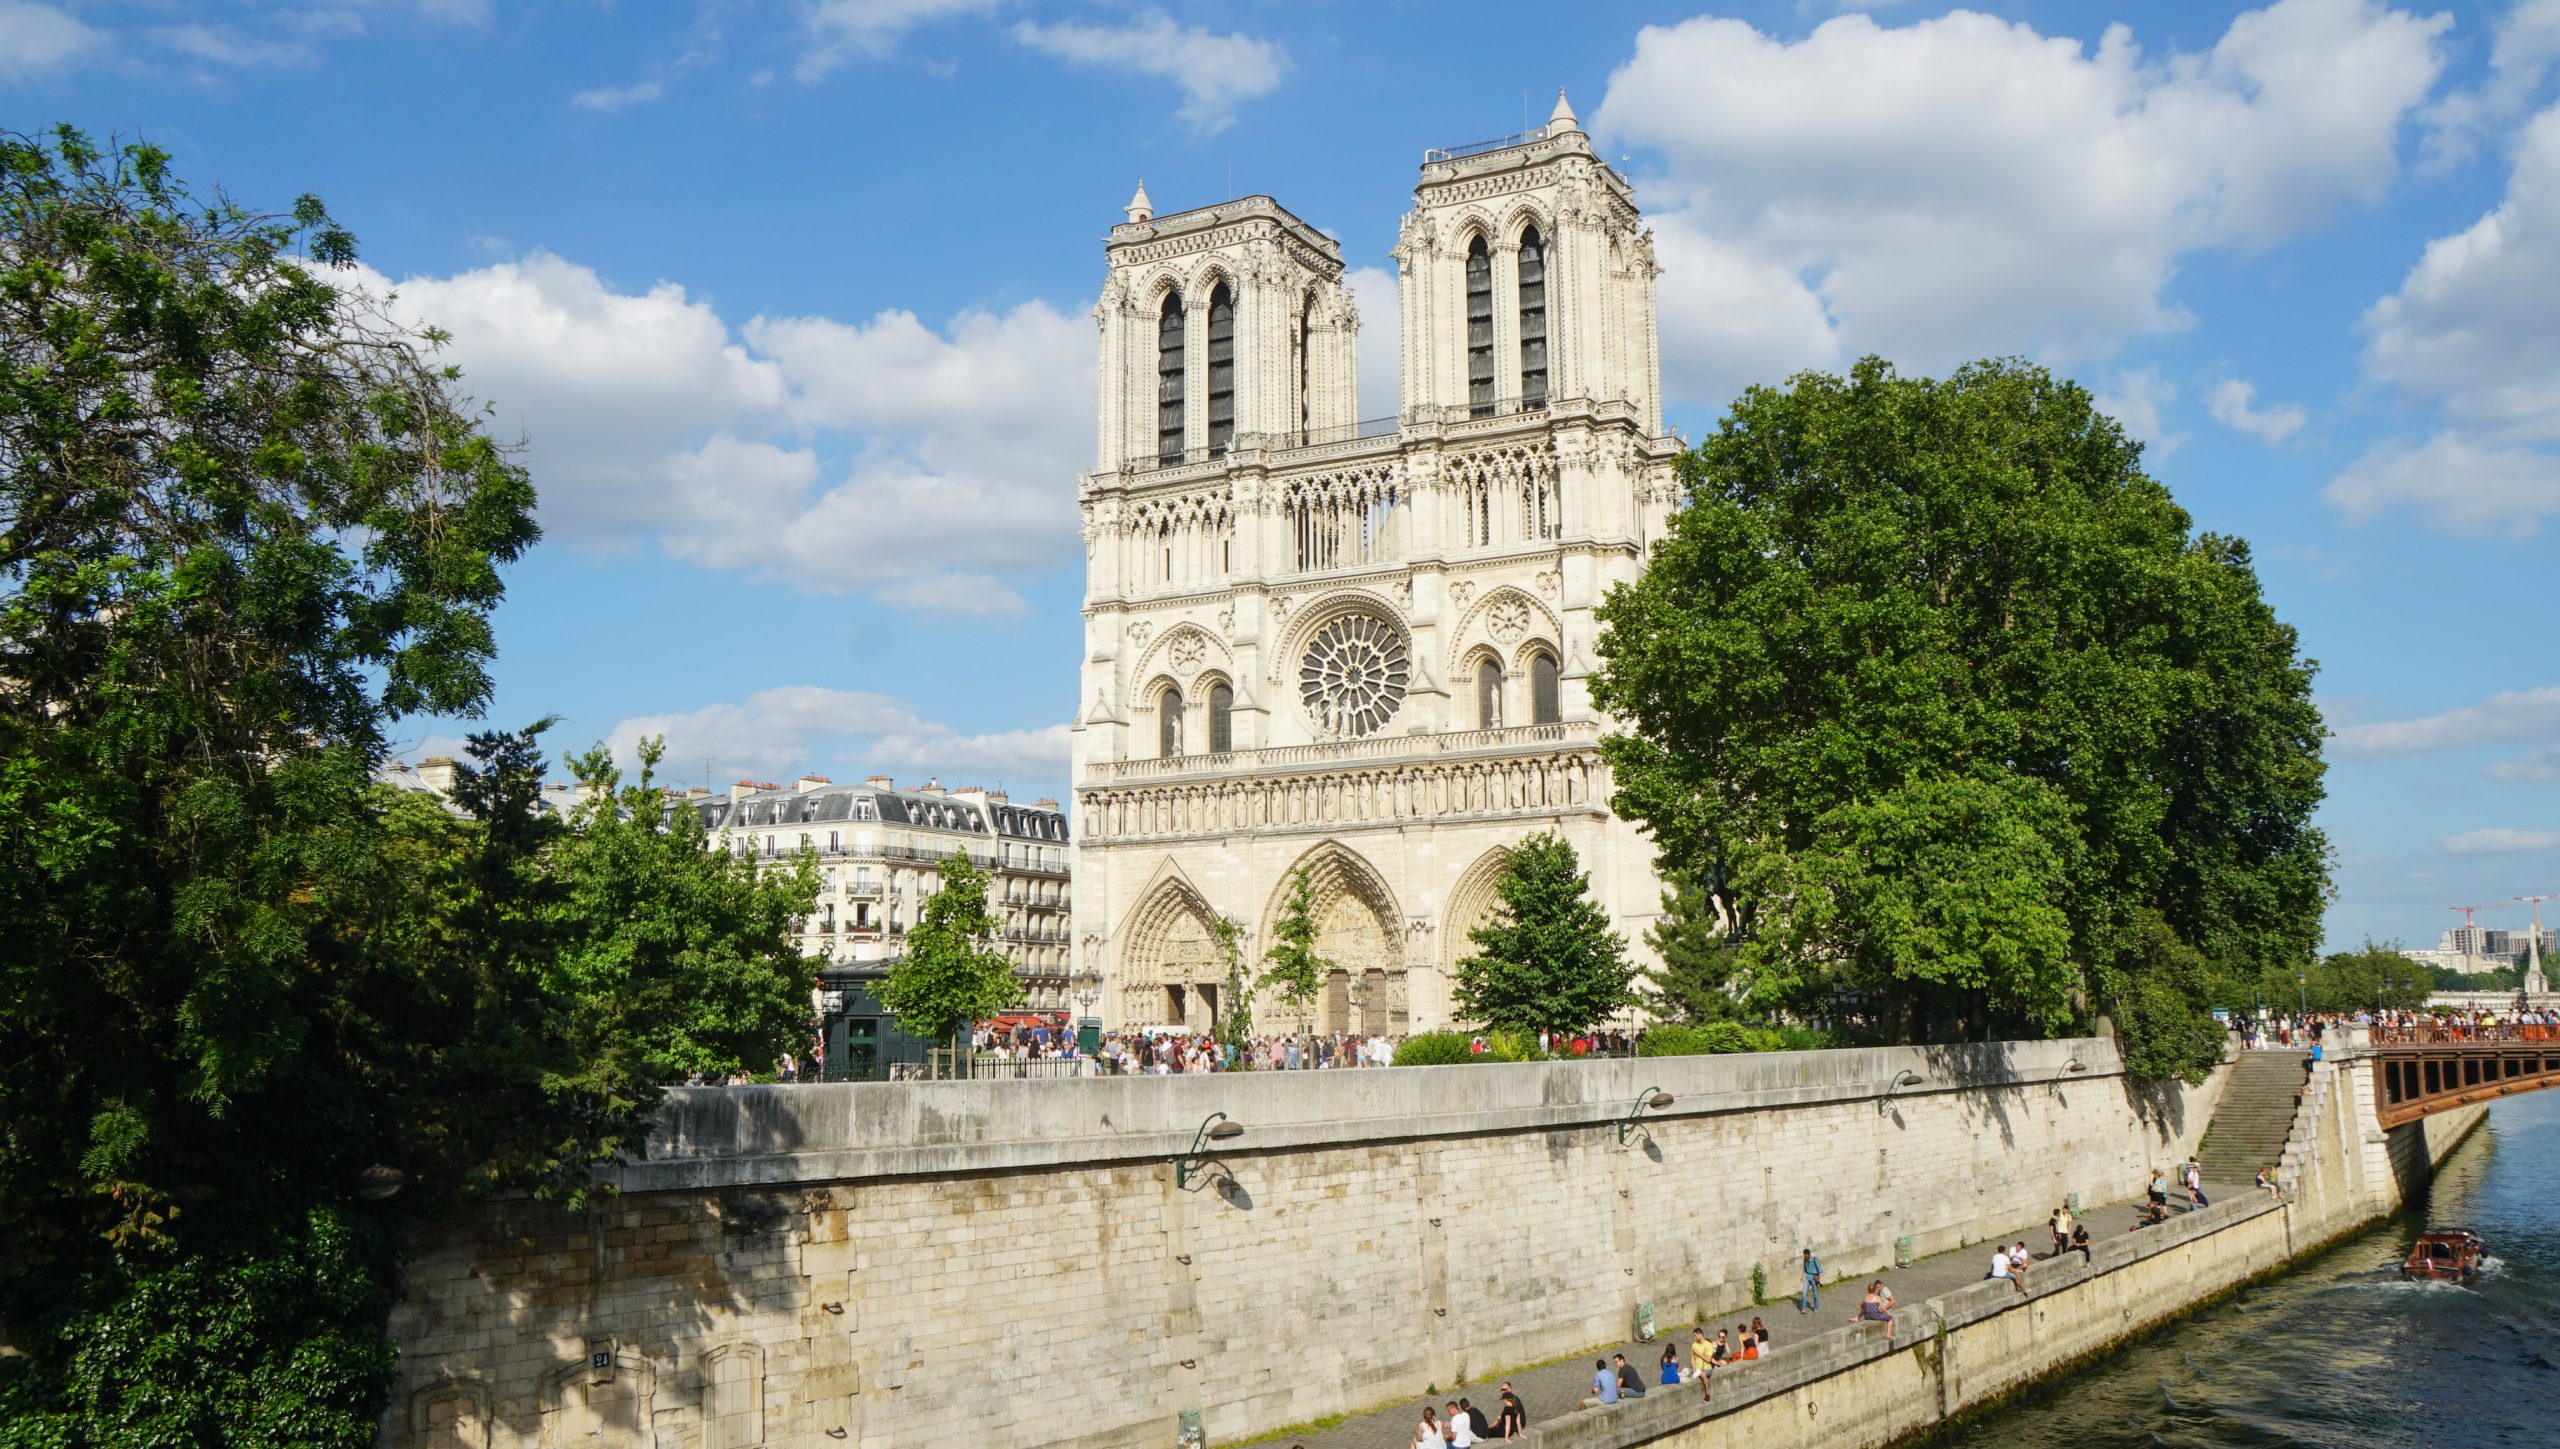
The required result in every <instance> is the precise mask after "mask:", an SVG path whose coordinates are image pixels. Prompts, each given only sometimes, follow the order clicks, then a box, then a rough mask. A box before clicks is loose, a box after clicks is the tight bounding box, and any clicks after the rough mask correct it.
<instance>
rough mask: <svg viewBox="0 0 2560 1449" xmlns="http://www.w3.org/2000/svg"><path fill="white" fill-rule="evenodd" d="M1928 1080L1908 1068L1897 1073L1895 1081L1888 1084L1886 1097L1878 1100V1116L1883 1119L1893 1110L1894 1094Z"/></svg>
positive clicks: (1885, 1092)
mask: <svg viewBox="0 0 2560 1449" xmlns="http://www.w3.org/2000/svg"><path fill="white" fill-rule="evenodd" d="M1927 1080H1929V1079H1928V1078H1927V1077H1924V1076H1922V1075H1920V1074H1919V1073H1918V1072H1915V1071H1912V1070H1911V1069H1910V1068H1908V1067H1905V1068H1904V1069H1903V1070H1902V1071H1900V1072H1898V1073H1896V1074H1895V1075H1894V1079H1893V1080H1892V1081H1891V1082H1889V1083H1887V1084H1886V1086H1885V1089H1884V1095H1883V1096H1881V1097H1878V1098H1876V1115H1877V1116H1879V1117H1881V1116H1883V1115H1884V1114H1885V1113H1886V1112H1887V1111H1889V1110H1891V1108H1892V1106H1893V1094H1894V1093H1896V1092H1899V1091H1901V1090H1902V1089H1903V1088H1905V1087H1916V1086H1919V1085H1920V1084H1921V1083H1922V1082H1925V1081H1927Z"/></svg>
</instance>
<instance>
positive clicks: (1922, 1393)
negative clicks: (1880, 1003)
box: [1527, 1048, 2488, 1449]
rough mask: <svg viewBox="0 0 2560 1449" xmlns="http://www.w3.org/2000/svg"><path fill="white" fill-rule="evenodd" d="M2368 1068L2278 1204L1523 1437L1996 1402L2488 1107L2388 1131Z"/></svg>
mask: <svg viewBox="0 0 2560 1449" xmlns="http://www.w3.org/2000/svg"><path fill="white" fill-rule="evenodd" d="M2374 1076H2375V1074H2374V1073H2373V1072H2372V1070H2371V1064H2370V1062H2368V1061H2366V1060H2364V1059H2363V1058H2361V1057H2359V1056H2357V1055H2355V1052H2354V1050H2353V1048H2350V1050H2349V1052H2348V1053H2347V1055H2346V1057H2345V1059H2344V1060H2341V1061H2335V1062H2328V1063H2322V1064H2319V1065H2318V1066H2316V1067H2315V1068H2314V1070H2313V1074H2312V1080H2311V1083H2310V1085H2309V1087H2308V1089H2307V1090H2306V1091H2305V1092H2304V1093H2303V1098H2302V1104H2301V1107H2300V1109H2299V1111H2298V1113H2297V1116H2296V1121H2295V1126H2294V1140H2293V1142H2292V1143H2291V1144H2290V1145H2289V1146H2288V1147H2287V1149H2286V1155H2285V1174H2284V1175H2285V1176H2286V1177H2287V1178H2288V1179H2289V1180H2290V1185H2291V1187H2292V1192H2291V1193H2290V1194H2289V1196H2288V1199H2287V1201H2285V1202H2284V1203H2282V1204H2280V1205H2279V1204H2277V1203H2274V1202H2271V1201H2269V1200H2268V1199H2267V1198H2266V1197H2265V1196H2263V1195H2261V1194H2257V1193H2247V1194H2241V1195H2235V1196H2233V1197H2229V1198H2226V1199H2225V1200H2224V1201H2222V1202H2219V1203H2216V1204H2214V1205H2213V1206H2212V1207H2210V1208H2206V1209H2204V1210H2202V1211H2200V1212H2195V1213H2187V1214H2181V1215H2179V1216H2177V1217H2174V1218H2172V1219H2171V1220H2170V1221H2169V1222H2168V1223H2167V1224H2166V1225H2164V1226H2162V1227H2158V1228H2146V1229H2143V1230H2142V1231H2139V1232H2136V1233H2131V1234H2126V1235H2121V1236H2117V1237H2113V1238H2108V1239H2104V1240H2101V1241H2100V1242H2099V1243H2098V1244H2097V1245H2096V1247H2095V1249H2094V1250H2093V1251H2092V1253H2091V1255H2090V1261H2088V1262H2087V1263H2085V1264H2084V1263H2082V1262H2080V1261H2079V1260H2077V1259H2073V1258H2065V1259H2063V1260H2061V1261H2060V1262H2055V1263H2039V1264H2037V1265H2036V1268H2035V1271H2034V1272H2033V1273H2032V1274H2030V1275H2029V1281H2030V1282H2031V1284H2032V1285H2033V1291H2032V1292H2031V1293H2028V1294H2023V1295H2022V1294H2020V1293H2019V1292H2018V1291H2017V1289H2016V1288H2015V1287H2013V1286H2012V1285H2010V1284H2007V1283H1990V1282H1986V1283H1979V1284H1975V1285H1972V1286H1970V1287H1967V1288H1964V1289H1961V1290H1959V1291H1957V1292H1954V1293H1950V1294H1947V1295H1946V1296H1944V1297H1941V1298H1935V1299H1931V1300H1929V1301H1928V1302H1926V1303H1922V1304H1904V1305H1903V1306H1902V1308H1901V1310H1900V1321H1899V1322H1898V1323H1896V1324H1895V1330H1896V1339H1895V1341H1893V1342H1887V1341H1886V1339H1885V1338H1884V1335H1883V1333H1882V1325H1880V1324H1879V1325H1874V1326H1872V1327H1869V1326H1866V1325H1861V1326H1860V1327H1859V1328H1857V1329H1856V1330H1853V1331H1843V1332H1839V1333H1832V1334H1825V1335H1822V1336H1820V1337H1816V1338H1812V1339H1808V1340H1805V1341H1802V1342H1799V1343H1793V1344H1786V1345H1782V1346H1780V1347H1779V1348H1778V1349H1777V1350H1776V1351H1775V1352H1773V1353H1772V1354H1770V1355H1769V1356H1768V1357H1767V1358H1764V1359H1763V1360H1761V1361H1760V1362H1759V1363H1757V1364H1754V1365H1752V1366H1750V1367H1749V1368H1747V1369H1744V1370H1740V1371H1738V1372H1735V1373H1732V1374H1729V1375H1719V1376H1718V1378H1717V1383H1716V1400H1715V1402H1714V1403H1713V1404H1711V1405H1710V1404H1703V1403H1701V1402H1699V1401H1698V1400H1696V1399H1694V1398H1692V1397H1690V1396H1689V1395H1687V1394H1664V1395H1660V1396H1656V1397H1651V1398H1646V1399H1639V1400H1636V1401H1634V1402H1632V1403H1629V1404H1625V1405H1622V1406H1620V1407H1618V1408H1615V1409H1609V1410H1594V1411H1590V1412H1585V1413H1578V1414H1571V1415H1567V1416H1564V1417H1562V1418H1559V1419H1555V1420H1552V1421H1550V1422H1549V1423H1546V1424H1541V1425H1538V1426H1535V1427H1534V1428H1533V1429H1532V1430H1531V1432H1530V1434H1529V1438H1528V1441H1527V1442H1528V1443H1530V1444H1533V1445H1541V1446H1546V1449H1632V1446H1636V1445H1661V1446H1688V1445H1701V1446H1702V1445H1707V1444H1749V1445H1751V1446H1753V1449H1817V1446H1818V1449H1869V1446H1878V1445H1885V1444H1890V1443H1893V1442H1894V1441H1896V1440H1899V1439H1903V1438H1906V1437H1909V1436H1911V1435H1914V1434H1917V1433H1920V1432H1923V1431H1925V1430H1928V1429H1930V1428H1933V1427H1935V1426H1937V1425H1939V1424H1941V1423H1944V1422H1945V1421H1946V1420H1948V1419H1950V1418H1953V1417H1956V1416H1959V1415H1962V1414H1964V1413H1966V1412H1967V1411H1969V1410H1972V1409H1977V1408H1981V1407H1984V1406H1987V1405H1989V1404H1992V1403H1995V1402H1997V1401H1998V1400H1999V1399H2001V1398H2003V1397H2004V1396H2006V1395H2008V1394H2010V1393H2012V1392H2014V1391H2016V1390H2018V1389H2020V1388H2023V1387H2025V1386H2026V1385H2028V1384H2030V1383H2033V1382H2034V1381H2035V1380H2037V1379H2040V1378H2043V1377H2044V1376H2046V1375H2048V1374H2051V1373H2053V1372H2055V1371H2056V1370H2058V1369H2061V1368H2063V1367H2065V1366H2066V1365H2069V1364H2071V1363H2073V1362H2076V1361H2078V1360H2080V1359H2083V1358H2086V1357H2088V1356H2090V1355H2092V1354H2095V1353H2099V1352H2102V1351H2104V1350H2105V1349H2107V1348H2109V1347H2111V1346H2113V1345H2115V1344H2117V1343H2119V1342H2121V1341H2123V1340H2124V1339H2125V1338H2127V1337H2129V1336H2131V1335H2133V1334H2136V1333H2139V1332H2141V1331H2142V1330H2144V1329H2146V1328H2150V1327H2153V1326H2155V1325H2157V1324H2160V1323H2164V1322H2166V1321H2168V1320H2170V1319H2173V1318H2176V1317H2177V1316H2179V1315H2180V1314H2182V1313H2185V1312H2187V1311H2188V1310H2190V1309H2192V1308H2194V1307H2195V1306H2196V1305H2198V1304H2200V1303H2203V1302H2206V1301H2209V1300H2210V1299H2212V1298H2214V1297H2217V1296H2219V1295H2220V1294H2222V1293H2224V1292H2227V1291H2229V1290H2230V1289H2232V1288H2235V1287H2238V1286H2239V1285H2241V1284H2243V1283H2246V1282H2248V1281H2249V1280H2250V1279H2252V1278H2255V1277H2258V1276H2259V1275H2261V1274H2264V1273H2268V1272H2271V1271H2274V1270H2276V1269H2279V1268H2281V1267H2283V1266H2284V1265H2285V1264H2286V1263H2288V1262H2291V1261H2292V1260H2294V1259H2295V1258H2297V1257H2300V1256H2302V1255H2303V1254H2305V1253H2309V1252H2312V1251H2315V1250H2316V1249H2318V1248H2319V1247H2321V1246H2322V1245H2324V1244H2326V1243H2329V1242H2331V1241H2334V1240H2335V1239H2337V1238H2339V1237H2341V1236H2344V1235H2346V1234H2349V1233H2352V1232H2354V1231H2356V1230H2357V1229H2358V1228H2361V1227H2364V1226H2366V1225H2368V1224H2370V1223H2371V1222H2373V1221H2374V1219H2375V1218H2377V1217H2380V1216H2384V1215H2387V1214H2389V1213H2391V1212H2393V1211H2395V1210H2397V1209H2398V1208H2399V1206H2400V1205H2401V1203H2402V1202H2403V1200H2404V1196H2405V1194H2406V1193H2407V1192H2408V1191H2410V1190H2412V1189H2414V1188H2415V1187H2416V1186H2417V1185H2418V1184H2420V1183H2421V1182H2423V1181H2425V1180H2426V1178H2427V1177H2428V1176H2429V1175H2430V1174H2431V1173H2432V1171H2433V1169H2434V1167H2435V1165H2436V1164H2437V1163H2439V1162H2441V1161H2442V1160H2443V1159H2444V1157H2445V1154H2447V1153H2449V1152H2451V1151H2452V1150H2453V1148H2454V1145H2455V1144H2456V1143H2457V1142H2459V1141H2460V1140H2461V1138H2462V1137H2463V1135H2464V1134H2466V1133H2468V1132H2469V1131H2470V1130H2471V1129H2472V1128H2473V1127H2475V1126H2477V1125H2479V1123H2480V1121H2481V1119H2482V1118H2483V1117H2485V1116H2486V1115H2487V1112H2488V1109H2487V1108H2486V1107H2480V1106H2474V1107H2466V1108H2461V1109H2457V1110H2455V1111H2451V1112H2446V1113H2443V1114H2440V1115H2438V1116H2434V1117H2428V1118H2423V1119H2421V1120H2419V1121H2416V1122H2411V1123H2408V1124H2406V1125H2404V1126H2401V1127H2398V1128H2394V1129H2392V1130H2391V1131H2389V1132H2387V1133H2386V1132H2384V1131H2382V1130H2380V1129H2379V1128H2376V1127H2374V1126H2373V1125H2372V1124H2373V1123H2374V1122H2376V1121H2377V1120H2379V1119H2378V1118H2377V1117H2376V1116H2375V1115H2374V1112H2373V1102H2372V1098H2371V1094H2372V1088H2373V1081H2374Z"/></svg>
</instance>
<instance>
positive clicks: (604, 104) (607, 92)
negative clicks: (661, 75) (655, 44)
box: [569, 80, 667, 116]
mask: <svg viewBox="0 0 2560 1449" xmlns="http://www.w3.org/2000/svg"><path fill="white" fill-rule="evenodd" d="M666 94H667V88H666V85H665V84H664V83H663V82H660V81H653V80H645V81H640V82H638V83H637V84H634V85H627V86H598V87H596V88H595V89H594V90H591V91H580V92H578V93H577V94H576V95H574V96H571V97H569V104H571V105H573V106H577V107H579V108H581V109H584V110H590V111H602V112H604V113H605V114H606V115H608V116H610V115H612V114H614V113H615V112H617V111H627V110H630V109H631V108H632V107H633V106H645V105H650V104H653V103H654V102H657V101H661V100H664V99H665V98H666Z"/></svg>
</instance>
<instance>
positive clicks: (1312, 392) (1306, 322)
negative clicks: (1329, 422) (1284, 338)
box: [1298, 292, 1316, 441]
mask: <svg viewBox="0 0 2560 1449" xmlns="http://www.w3.org/2000/svg"><path fill="white" fill-rule="evenodd" d="M1315 348H1316V294H1315V293H1313V292H1309V293H1308V294H1307V300H1306V305H1304V306H1302V307H1300V308H1299V309H1298V433H1299V435H1300V437H1301V438H1302V439H1306V440H1307V441H1313V440H1312V439H1311V438H1307V435H1308V434H1311V433H1313V432H1314V431H1315V427H1316V415H1315V396H1316V389H1315V362H1314V353H1315Z"/></svg>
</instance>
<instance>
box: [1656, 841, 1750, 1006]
mask: <svg viewBox="0 0 2560 1449" xmlns="http://www.w3.org/2000/svg"><path fill="white" fill-rule="evenodd" d="M1645 944H1647V945H1649V946H1651V947H1652V948H1653V949H1654V953H1655V954H1656V955H1657V956H1658V957H1660V958H1661V964H1660V965H1658V966H1655V967H1653V968H1651V969H1650V970H1647V971H1646V972H1645V973H1644V974H1643V976H1642V977H1641V978H1640V979H1639V982H1638V985H1637V988H1636V989H1637V991H1638V993H1639V994H1640V996H1641V998H1642V1001H1643V1004H1644V1006H1645V1009H1646V1010H1648V1011H1650V1012H1652V1013H1653V1015H1654V1016H1655V1017H1657V1018H1659V1019H1661V1020H1664V1021H1679V1022H1692V1023H1700V1024H1703V1023H1705V1022H1710V1021H1725V1020H1729V1019H1731V1018H1732V1017H1733V1016H1734V1015H1735V1013H1736V1011H1737V1009H1738V1007H1739V1004H1740V1003H1739V1002H1738V1000H1737V999H1736V995H1735V983H1736V980H1737V976H1738V968H1739V966H1740V964H1741V952H1740V951H1739V950H1738V949H1737V948H1736V947H1735V945H1734V942H1733V931H1732V928H1731V926H1730V925H1728V924H1727V923H1726V922H1725V921H1724V920H1722V919H1720V918H1719V917H1718V916H1717V915H1716V912H1715V897H1714V896H1713V895H1712V894H1710V893H1709V892H1708V891H1707V890H1705V889H1704V888H1702V887H1700V886H1699V885H1698V884H1697V883H1696V882H1695V881H1692V880H1689V879H1687V878H1685V877H1679V876H1675V877H1673V878H1672V888H1671V889H1669V890H1666V891H1664V892H1663V893H1662V917H1661V919H1660V920H1658V921H1656V922H1655V923H1654V925H1653V926H1652V927H1651V928H1650V929H1648V930H1647V931H1646V932H1645Z"/></svg>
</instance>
